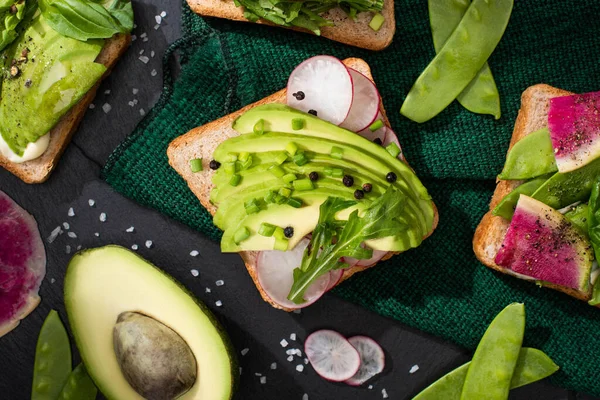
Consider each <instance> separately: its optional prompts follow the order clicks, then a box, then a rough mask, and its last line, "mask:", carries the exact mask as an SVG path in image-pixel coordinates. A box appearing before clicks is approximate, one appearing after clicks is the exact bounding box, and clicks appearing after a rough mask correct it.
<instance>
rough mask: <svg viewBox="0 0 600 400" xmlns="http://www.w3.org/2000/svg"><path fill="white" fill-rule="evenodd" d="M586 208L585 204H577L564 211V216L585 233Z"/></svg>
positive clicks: (586, 228) (586, 231) (586, 232)
mask: <svg viewBox="0 0 600 400" xmlns="http://www.w3.org/2000/svg"><path fill="white" fill-rule="evenodd" d="M588 210H589V207H588V205H587V204H579V205H578V206H576V207H573V208H572V209H571V210H569V211H567V212H566V213H565V218H566V219H568V220H569V221H570V222H571V223H572V224H573V225H575V226H576V227H578V228H579V229H580V230H581V232H583V233H585V234H586V235H587V234H588Z"/></svg>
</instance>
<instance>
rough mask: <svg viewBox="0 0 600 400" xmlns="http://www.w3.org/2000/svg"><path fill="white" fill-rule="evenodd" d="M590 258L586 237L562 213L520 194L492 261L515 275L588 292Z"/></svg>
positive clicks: (590, 252)
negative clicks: (504, 235) (500, 244)
mask: <svg viewBox="0 0 600 400" xmlns="http://www.w3.org/2000/svg"><path fill="white" fill-rule="evenodd" d="M593 259H594V257H593V250H592V246H591V244H590V242H589V240H588V239H587V238H586V237H585V236H584V235H582V234H581V233H580V232H579V230H578V229H577V228H576V227H575V226H574V225H572V224H571V223H570V222H569V221H568V220H567V219H566V218H565V217H564V216H563V215H562V214H560V213H559V212H558V211H556V210H554V209H553V208H552V207H550V206H548V205H546V204H544V203H542V202H540V201H538V200H535V199H532V198H531V197H529V196H525V195H521V197H520V198H519V202H518V203H517V207H516V210H515V214H514V216H513V219H512V221H511V223H510V226H509V228H508V231H507V232H506V237H505V238H504V242H503V243H502V246H501V248H500V251H498V254H497V255H496V260H495V261H496V264H498V265H500V266H502V267H504V268H507V269H509V270H510V271H513V272H514V273H516V274H519V275H524V276H527V277H529V278H531V279H536V280H540V281H544V282H550V283H554V284H556V285H560V286H563V287H567V288H572V289H576V290H579V291H581V292H587V291H589V288H590V273H591V269H592V261H593Z"/></svg>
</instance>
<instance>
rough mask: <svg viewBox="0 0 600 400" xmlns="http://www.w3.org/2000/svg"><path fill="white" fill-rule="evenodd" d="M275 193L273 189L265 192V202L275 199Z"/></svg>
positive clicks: (271, 201)
mask: <svg viewBox="0 0 600 400" xmlns="http://www.w3.org/2000/svg"><path fill="white" fill-rule="evenodd" d="M276 195H277V193H275V191H274V190H269V193H267V195H266V196H265V203H273V202H274V201H275V196H276Z"/></svg>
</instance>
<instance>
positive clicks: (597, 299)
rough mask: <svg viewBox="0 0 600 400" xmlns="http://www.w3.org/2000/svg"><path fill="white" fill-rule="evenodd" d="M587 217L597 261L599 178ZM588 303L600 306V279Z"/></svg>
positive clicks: (599, 248) (598, 251)
mask: <svg viewBox="0 0 600 400" xmlns="http://www.w3.org/2000/svg"><path fill="white" fill-rule="evenodd" d="M587 217H588V220H587V222H588V234H589V236H590V242H592V247H593V248H594V254H595V255H596V260H598V255H600V177H597V178H596V180H595V182H594V183H593V185H592V192H591V194H590V201H589V203H588V215H587ZM588 303H589V304H590V305H592V306H595V305H598V304H600V279H596V282H594V288H593V291H592V298H591V300H590V301H589V302H588Z"/></svg>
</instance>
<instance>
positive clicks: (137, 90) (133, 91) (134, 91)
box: [131, 88, 140, 95]
mask: <svg viewBox="0 0 600 400" xmlns="http://www.w3.org/2000/svg"><path fill="white" fill-rule="evenodd" d="M131 92H132V93H133V94H134V95H136V94H138V93H139V92H140V89H136V88H133V90H132V91H131Z"/></svg>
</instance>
